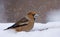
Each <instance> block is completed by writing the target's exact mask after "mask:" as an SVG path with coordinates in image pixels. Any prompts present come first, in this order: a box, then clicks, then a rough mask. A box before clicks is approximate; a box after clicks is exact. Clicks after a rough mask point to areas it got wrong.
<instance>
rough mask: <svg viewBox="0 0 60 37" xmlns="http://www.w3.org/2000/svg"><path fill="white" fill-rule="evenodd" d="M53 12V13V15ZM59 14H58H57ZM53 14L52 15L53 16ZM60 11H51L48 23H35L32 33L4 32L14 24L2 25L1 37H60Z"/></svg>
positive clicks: (0, 29) (0, 28)
mask: <svg viewBox="0 0 60 37" xmlns="http://www.w3.org/2000/svg"><path fill="white" fill-rule="evenodd" d="M52 12H53V13H52ZM56 12H57V13H56ZM51 13H52V14H51ZM59 13H60V11H59V10H57V11H56V10H54V11H50V13H48V15H47V21H48V22H47V23H44V24H43V23H34V27H33V28H32V30H31V31H29V32H25V31H21V32H16V31H14V30H6V31H5V30H4V29H6V28H7V27H9V26H11V25H13V24H14V23H0V37H60V14H59Z"/></svg>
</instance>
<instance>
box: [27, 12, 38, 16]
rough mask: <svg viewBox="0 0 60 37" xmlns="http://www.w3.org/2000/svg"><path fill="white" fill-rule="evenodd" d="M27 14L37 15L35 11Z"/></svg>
mask: <svg viewBox="0 0 60 37" xmlns="http://www.w3.org/2000/svg"><path fill="white" fill-rule="evenodd" d="M28 15H32V16H38V14H37V12H33V11H32V12H29V13H28Z"/></svg>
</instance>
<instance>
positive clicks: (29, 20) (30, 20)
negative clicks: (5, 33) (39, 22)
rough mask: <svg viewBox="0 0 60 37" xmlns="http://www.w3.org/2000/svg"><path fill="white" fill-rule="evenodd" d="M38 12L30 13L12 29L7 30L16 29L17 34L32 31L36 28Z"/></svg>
mask: <svg viewBox="0 0 60 37" xmlns="http://www.w3.org/2000/svg"><path fill="white" fill-rule="evenodd" d="M35 15H36V12H29V13H28V14H27V15H26V16H25V17H23V18H22V19H20V20H19V21H17V22H16V23H15V24H14V25H12V26H11V27H8V28H7V29H5V30H8V29H15V30H16V31H17V32H19V31H30V30H31V29H32V28H33V26H34V21H35V18H34V16H35Z"/></svg>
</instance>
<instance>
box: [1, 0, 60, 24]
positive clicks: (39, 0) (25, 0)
mask: <svg viewBox="0 0 60 37" xmlns="http://www.w3.org/2000/svg"><path fill="white" fill-rule="evenodd" d="M29 11H35V12H37V13H39V14H40V15H41V16H40V17H38V18H37V19H36V22H40V23H46V22H53V21H60V18H59V17H60V0H0V23H9V22H10V23H11V22H16V21H18V20H20V19H21V18H22V17H23V16H24V15H26V14H27V13H28V12H29Z"/></svg>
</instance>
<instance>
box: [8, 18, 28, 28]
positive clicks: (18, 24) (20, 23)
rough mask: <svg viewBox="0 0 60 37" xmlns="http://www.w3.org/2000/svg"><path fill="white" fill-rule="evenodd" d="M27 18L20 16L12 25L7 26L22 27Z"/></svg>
mask: <svg viewBox="0 0 60 37" xmlns="http://www.w3.org/2000/svg"><path fill="white" fill-rule="evenodd" d="M28 21H29V20H28V19H27V18H25V17H24V18H22V19H21V20H19V21H18V22H16V23H15V24H14V25H12V26H11V27H9V28H16V27H22V26H26V25H28V23H29V22H28Z"/></svg>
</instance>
